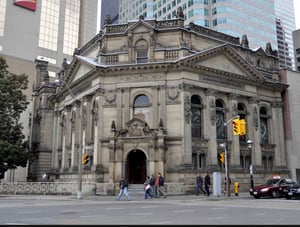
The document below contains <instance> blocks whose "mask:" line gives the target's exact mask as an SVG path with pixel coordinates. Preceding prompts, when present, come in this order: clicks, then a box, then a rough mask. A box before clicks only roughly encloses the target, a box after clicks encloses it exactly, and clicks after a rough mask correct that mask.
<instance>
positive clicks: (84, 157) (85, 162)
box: [82, 154, 89, 165]
mask: <svg viewBox="0 0 300 227" xmlns="http://www.w3.org/2000/svg"><path fill="white" fill-rule="evenodd" d="M88 162H89V156H87V155H86V154H83V155H82V164H83V165H86V164H88Z"/></svg>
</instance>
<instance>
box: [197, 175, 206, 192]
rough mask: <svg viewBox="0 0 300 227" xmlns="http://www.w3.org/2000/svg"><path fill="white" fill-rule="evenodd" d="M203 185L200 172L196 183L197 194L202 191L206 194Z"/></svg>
mask: <svg viewBox="0 0 300 227" xmlns="http://www.w3.org/2000/svg"><path fill="white" fill-rule="evenodd" d="M202 186H203V178H202V176H201V175H200V173H199V174H198V176H197V177H196V185H195V188H196V192H195V194H196V195H197V196H198V195H199V193H200V192H201V193H203V195H206V192H205V191H204V189H203V187H202Z"/></svg>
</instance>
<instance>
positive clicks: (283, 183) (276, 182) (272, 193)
mask: <svg viewBox="0 0 300 227" xmlns="http://www.w3.org/2000/svg"><path fill="white" fill-rule="evenodd" d="M296 183H297V182H296V181H295V180H292V179H289V178H272V179H268V180H267V181H266V183H264V184H261V185H258V186H255V187H253V189H250V195H253V197H254V198H255V199H259V198H260V197H265V196H268V197H272V198H280V197H285V193H286V190H284V189H285V188H288V187H290V186H293V185H295V184H296Z"/></svg>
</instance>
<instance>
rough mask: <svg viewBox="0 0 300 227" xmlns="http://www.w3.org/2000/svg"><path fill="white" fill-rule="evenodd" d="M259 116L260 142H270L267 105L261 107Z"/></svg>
mask: <svg viewBox="0 0 300 227" xmlns="http://www.w3.org/2000/svg"><path fill="white" fill-rule="evenodd" d="M259 118H260V142H261V143H262V144H268V143H269V137H268V135H269V130H268V111H267V109H266V108H265V107H261V108H260V110H259Z"/></svg>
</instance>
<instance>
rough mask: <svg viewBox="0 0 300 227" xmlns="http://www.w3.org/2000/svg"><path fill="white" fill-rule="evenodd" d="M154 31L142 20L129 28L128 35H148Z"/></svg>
mask: <svg viewBox="0 0 300 227" xmlns="http://www.w3.org/2000/svg"><path fill="white" fill-rule="evenodd" d="M152 30H153V27H152V26H150V25H149V24H148V23H146V22H144V21H142V20H141V21H138V22H137V23H135V24H133V25H132V26H131V27H129V28H128V30H127V33H148V32H150V31H152Z"/></svg>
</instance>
